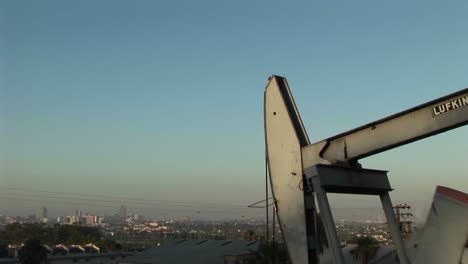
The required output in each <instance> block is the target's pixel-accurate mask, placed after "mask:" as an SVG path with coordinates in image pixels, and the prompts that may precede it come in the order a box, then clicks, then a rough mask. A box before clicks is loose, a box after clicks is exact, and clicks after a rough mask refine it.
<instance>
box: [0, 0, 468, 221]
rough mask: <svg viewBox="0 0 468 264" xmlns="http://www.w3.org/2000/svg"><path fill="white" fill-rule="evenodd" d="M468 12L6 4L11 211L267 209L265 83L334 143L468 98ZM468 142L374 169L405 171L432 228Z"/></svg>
mask: <svg viewBox="0 0 468 264" xmlns="http://www.w3.org/2000/svg"><path fill="white" fill-rule="evenodd" d="M467 8H468V3H464V2H458V3H455V2H454V3H447V4H445V5H444V8H441V7H440V5H439V3H438V2H436V1H425V2H424V4H420V3H407V2H404V1H396V2H391V3H390V2H389V3H368V2H365V3H364V2H363V1H358V2H355V3H300V4H297V5H291V4H287V3H277V4H270V3H269V2H268V3H267V2H255V3H250V2H229V3H219V2H216V1H211V2H210V1H208V2H204V3H198V2H197V3H192V2H177V1H176V2H174V3H159V2H149V1H148V2H145V1H142V2H138V3H131V4H130V3H128V2H123V1H113V2H112V4H110V2H108V1H102V2H93V3H92V4H91V3H90V2H81V3H63V2H53V1H41V2H39V3H29V4H28V5H23V4H21V3H18V2H14V1H2V2H1V3H0V52H1V53H2V54H4V55H3V56H2V57H1V58H0V145H1V146H2V148H1V149H0V168H1V169H0V214H2V213H4V212H5V211H7V212H8V213H14V212H22V213H24V212H27V211H33V212H37V209H38V208H39V207H40V206H44V205H45V203H46V202H47V201H52V202H53V203H55V205H54V207H55V208H56V209H55V210H50V208H52V207H53V206H52V204H51V205H49V206H47V205H46V206H47V207H48V208H49V212H48V213H49V214H52V212H53V211H65V210H66V209H67V208H69V207H71V208H74V209H72V210H75V209H76V208H75V207H79V204H81V205H83V207H84V206H85V205H87V204H92V206H89V207H94V208H95V209H96V210H97V211H99V210H100V211H106V210H114V209H109V206H114V205H116V204H117V206H116V208H117V209H118V208H119V206H120V205H119V204H122V203H124V202H125V200H119V199H115V201H113V202H112V203H109V202H97V201H96V200H105V198H104V197H99V196H93V197H86V195H103V196H115V197H124V198H131V201H132V202H138V201H137V200H135V199H140V202H142V203H144V202H145V201H144V200H152V202H151V203H153V204H155V203H156V202H154V201H156V200H158V201H166V203H164V202H162V203H159V205H158V206H156V205H151V206H148V205H147V204H146V205H145V204H133V209H132V206H130V204H127V206H128V209H129V211H130V210H134V208H137V207H140V208H146V209H142V210H141V212H140V213H142V214H143V215H150V214H151V213H152V212H153V211H157V210H161V211H165V213H167V214H171V213H173V214H177V215H183V214H187V213H188V212H189V213H193V212H196V211H201V212H202V213H203V216H204V217H207V218H210V217H212V218H217V217H220V216H223V217H224V216H228V217H229V216H230V217H238V216H242V215H247V214H251V215H259V216H261V215H262V214H263V211H261V210H259V211H255V210H253V209H249V208H247V205H249V204H251V203H253V202H256V201H259V200H262V199H264V197H265V194H264V188H265V185H264V173H265V172H264V166H265V164H264V160H265V157H264V138H263V112H262V111H263V91H264V87H265V82H266V80H267V78H268V77H269V76H270V75H271V74H279V75H283V76H285V77H287V78H288V81H289V84H290V86H291V90H292V91H293V93H294V96H295V100H296V103H297V105H298V109H299V110H300V111H301V116H302V118H303V121H304V125H305V127H306V128H307V131H309V133H310V134H309V137H310V138H311V140H312V141H313V142H315V141H318V140H321V139H323V138H326V137H329V136H333V135H335V134H337V133H340V132H343V131H346V130H349V129H352V128H355V127H357V126H359V125H363V124H366V123H368V122H370V121H373V120H376V119H379V118H383V117H386V116H388V115H390V114H394V113H396V112H399V111H402V110H405V109H408V108H410V107H413V106H416V105H418V104H421V103H424V102H426V101H429V100H432V99H434V98H438V97H440V96H443V95H446V94H449V93H452V92H454V91H457V90H460V89H462V88H465V87H468V77H467V75H466V72H467V71H468V65H467V64H466V58H467V57H468V51H467V50H466V48H465V47H466V46H468V36H467V35H466V34H464V32H465V28H466V25H467V24H468V18H467V17H466V15H465V10H467ZM467 132H468V127H462V128H459V129H456V130H454V131H450V132H448V133H444V134H441V135H437V136H435V137H432V138H429V139H425V140H423V141H421V142H416V143H413V144H411V145H408V146H403V147H401V148H398V149H395V150H391V151H389V152H386V153H383V154H380V155H377V156H373V157H371V158H367V159H364V160H362V163H363V164H364V165H365V167H366V168H375V169H382V170H389V179H390V183H391V185H392V187H393V188H394V189H395V191H393V192H392V193H391V195H392V200H393V201H394V203H395V204H396V203H407V204H412V205H413V206H414V207H415V208H416V209H417V210H418V212H419V213H418V214H419V215H421V218H423V217H424V215H425V212H427V210H428V208H429V207H430V201H431V199H432V195H433V192H434V189H435V188H436V185H444V186H448V187H453V188H456V189H459V190H461V191H464V192H466V191H467V190H468V177H466V172H467V171H468V162H466V149H468V133H467ZM15 189H16V190H15ZM20 189H21V190H29V191H20ZM41 191H42V192H41ZM71 193H76V194H77V195H75V196H71V195H69V196H67V197H68V198H67V199H65V198H64V197H65V195H66V194H71ZM80 194H82V196H80ZM45 196H50V197H45ZM51 197H56V198H51ZM72 197H75V198H76V199H75V200H74V201H73V199H72ZM79 199H82V200H79ZM83 199H91V200H83ZM92 199H94V200H92ZM167 201H170V202H171V203H168V202H167ZM52 202H51V203H52ZM173 202H179V203H180V206H174V203H173ZM70 203H75V204H70ZM196 203H198V204H199V205H198V206H197V205H196ZM331 203H332V206H335V207H336V208H356V207H361V206H362V207H365V208H376V207H379V208H380V205H379V202H378V200H374V199H372V198H369V197H360V196H346V197H344V196H338V195H337V196H333V197H331ZM210 204H220V205H219V208H210V207H208V205H210ZM228 205H235V206H234V207H232V206H231V207H230V206H228ZM202 206H203V207H202ZM223 206H224V207H223ZM117 209H116V210H117ZM216 211H221V213H217V212H216ZM193 214H195V215H196V213H193ZM350 214H352V212H351V213H350Z"/></svg>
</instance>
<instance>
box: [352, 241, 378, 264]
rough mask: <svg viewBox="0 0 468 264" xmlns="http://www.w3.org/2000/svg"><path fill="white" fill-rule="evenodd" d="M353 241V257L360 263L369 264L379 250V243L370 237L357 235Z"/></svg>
mask: <svg viewBox="0 0 468 264" xmlns="http://www.w3.org/2000/svg"><path fill="white" fill-rule="evenodd" d="M355 243H356V244H357V247H356V248H354V249H353V250H351V254H352V255H353V257H354V259H359V260H361V263H362V264H369V262H370V260H371V259H372V258H373V257H375V255H376V254H377V251H378V250H379V243H378V242H377V240H375V239H373V238H372V237H358V238H356V240H355Z"/></svg>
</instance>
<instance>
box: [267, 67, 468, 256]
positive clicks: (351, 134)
mask: <svg viewBox="0 0 468 264" xmlns="http://www.w3.org/2000/svg"><path fill="white" fill-rule="evenodd" d="M264 122H265V124H264V125H265V141H266V148H267V161H268V168H269V175H270V183H271V190H272V193H273V197H274V202H275V206H276V209H277V216H278V220H279V223H280V227H281V230H282V233H283V237H284V239H285V242H286V245H287V248H288V251H289V255H290V258H291V261H292V263H294V264H299V263H308V264H318V263H320V258H319V251H318V248H319V239H318V236H317V217H318V214H317V208H316V204H317V205H318V209H319V210H320V217H321V218H322V221H323V224H324V228H325V233H326V237H327V241H328V247H329V250H330V251H331V253H332V255H333V259H334V263H336V264H343V263H344V259H343V255H342V252H341V248H340V244H339V241H338V237H337V232H336V229H335V224H334V221H333V216H332V212H331V209H330V205H329V203H328V198H327V193H345V194H365V195H376V196H379V197H380V200H381V203H382V207H383V210H384V213H385V217H386V220H387V223H388V227H389V231H390V234H391V237H392V240H393V242H394V245H395V249H396V252H397V255H398V259H399V263H402V264H407V263H423V262H418V261H417V260H416V261H413V262H412V260H411V259H410V258H409V257H408V254H407V249H406V247H405V244H404V242H403V240H402V237H401V234H400V231H399V227H398V224H397V222H396V218H395V215H394V212H393V206H392V202H391V199H390V195H389V192H390V191H391V190H392V188H391V186H390V182H389V180H388V177H387V172H386V171H383V170H374V169H365V168H362V166H361V164H360V163H359V160H360V159H362V158H365V157H369V156H371V155H375V154H378V153H381V152H384V151H386V150H389V149H392V148H397V147H399V146H402V145H404V144H408V143H411V142H414V141H417V140H420V139H423V138H427V137H430V136H433V135H436V134H439V133H442V132H445V131H448V130H451V129H454V128H457V127H460V126H463V125H466V124H468V88H467V89H463V90H461V91H458V92H455V93H452V94H450V95H447V96H444V97H441V98H438V99H435V100H433V101H430V102H427V103H425V104H422V105H419V106H416V107H414V108H411V109H408V110H406V111H403V112H400V113H397V114H394V115H392V116H389V117H386V118H383V119H380V120H377V121H375V122H371V123H369V124H367V125H364V126H361V127H358V128H355V129H352V130H350V131H347V132H344V133H341V134H338V135H336V136H332V137H329V138H327V139H324V140H321V141H318V142H316V143H311V142H310V141H309V138H308V135H307V132H306V130H305V128H304V125H303V123H302V120H301V117H300V115H299V112H298V110H297V108H296V104H295V102H294V99H293V96H292V94H291V90H290V88H289V85H288V83H287V81H286V79H285V78H283V77H280V76H275V75H273V76H271V77H270V78H269V79H268V81H267V85H266V89H265V97H264ZM460 195H461V196H462V198H461V200H462V201H463V200H464V199H466V194H463V193H462V194H460ZM463 206H465V207H463V208H464V215H463V217H466V216H467V214H466V213H467V212H468V204H464V205H463ZM466 223H468V221H465V222H464V221H462V222H461V223H459V224H458V225H459V226H460V228H461V231H460V233H459V234H453V235H454V239H458V238H459V239H460V240H463V241H465V240H466V239H467V236H468V224H466ZM457 241H458V240H457ZM463 243H465V242H463ZM421 250H422V249H421ZM448 250H449V251H450V250H451V249H448ZM454 250H455V249H454ZM454 250H452V251H451V252H447V253H446V254H460V253H459V251H454ZM456 250H458V248H457V249H456ZM453 251H454V252H453ZM462 252H463V251H462ZM462 254H463V253H462ZM434 263H436V262H434Z"/></svg>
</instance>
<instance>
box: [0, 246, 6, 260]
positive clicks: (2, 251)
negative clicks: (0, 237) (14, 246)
mask: <svg viewBox="0 0 468 264" xmlns="http://www.w3.org/2000/svg"><path fill="white" fill-rule="evenodd" d="M6 257H8V247H7V245H6V244H0V258H6Z"/></svg>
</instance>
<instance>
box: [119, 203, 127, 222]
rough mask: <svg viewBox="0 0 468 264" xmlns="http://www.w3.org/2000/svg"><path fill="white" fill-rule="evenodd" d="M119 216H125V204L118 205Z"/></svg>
mask: <svg viewBox="0 0 468 264" xmlns="http://www.w3.org/2000/svg"><path fill="white" fill-rule="evenodd" d="M119 216H120V217H121V218H124V219H125V218H127V206H125V205H122V206H120V209H119Z"/></svg>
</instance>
